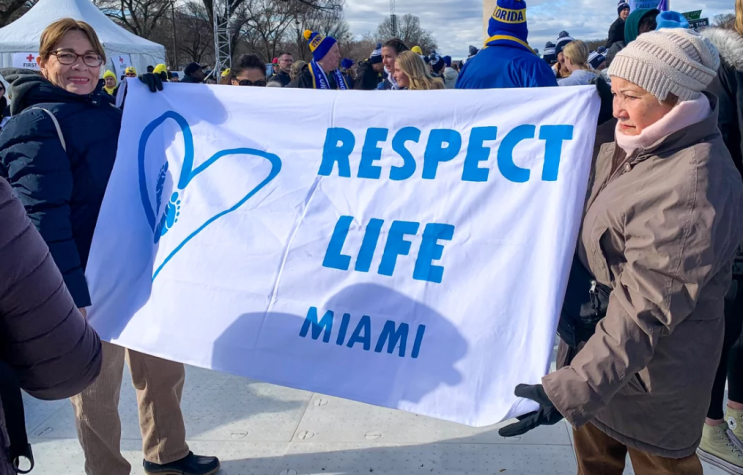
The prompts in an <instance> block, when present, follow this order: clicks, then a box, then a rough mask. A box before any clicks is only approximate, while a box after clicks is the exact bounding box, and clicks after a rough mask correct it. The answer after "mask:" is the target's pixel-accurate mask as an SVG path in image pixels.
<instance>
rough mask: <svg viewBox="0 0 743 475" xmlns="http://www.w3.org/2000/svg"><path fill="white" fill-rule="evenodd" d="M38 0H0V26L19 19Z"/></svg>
mask: <svg viewBox="0 0 743 475" xmlns="http://www.w3.org/2000/svg"><path fill="white" fill-rule="evenodd" d="M37 1H38V0H0V27H3V26H5V25H7V24H8V23H11V22H13V21H15V20H17V19H18V18H19V17H20V16H21V15H23V14H24V13H26V12H27V11H28V10H29V9H30V8H31V7H33V6H34V5H36V2H37Z"/></svg>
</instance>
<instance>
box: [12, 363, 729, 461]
mask: <svg viewBox="0 0 743 475" xmlns="http://www.w3.org/2000/svg"><path fill="white" fill-rule="evenodd" d="M187 373H188V374H187V377H186V389H185V394H184V397H183V412H184V414H185V418H186V427H187V428H188V434H189V444H190V445H191V448H192V450H193V451H194V452H196V453H202V454H210V455H217V456H219V458H220V459H221V460H222V468H223V470H222V472H221V473H222V474H224V475H319V474H323V475H325V474H336V475H362V474H364V475H368V474H375V475H377V474H385V475H418V474H436V475H439V474H447V475H464V474H472V475H485V474H488V475H492V474H496V475H500V474H504V475H536V474H549V475H563V474H564V475H568V474H569V475H574V474H575V473H576V466H575V456H574V452H573V448H572V445H571V437H570V431H569V427H568V425H567V424H564V423H560V424H557V425H556V426H553V427H547V428H540V429H537V430H535V431H533V432H531V433H528V434H526V435H524V436H522V437H521V438H516V439H504V438H502V437H500V436H498V433H497V428H496V427H487V428H480V429H473V428H470V427H466V426H462V425H458V424H453V423H449V422H442V421H438V420H435V419H430V418H427V417H422V416H416V415H413V414H409V413H405V412H401V411H394V410H391V409H382V408H378V407H373V406H368V405H366V404H361V403H356V402H352V401H348V400H344V399H338V398H334V397H328V396H323V395H321V394H313V393H309V392H306V391H297V390H294V389H288V388H284V387H280V386H274V385H271V384H266V383H260V382H257V381H251V380H248V379H244V378H240V377H235V376H229V375H225V374H220V373H215V372H210V371H205V370H201V369H196V368H188V371H187ZM26 410H27V416H26V417H27V425H28V431H29V437H30V438H31V442H32V444H33V446H34V453H35V456H36V461H37V466H36V470H34V471H33V474H34V475H82V474H83V473H84V472H83V456H82V451H81V449H80V446H79V445H78V443H77V439H76V434H75V423H74V417H73V412H72V407H71V405H70V403H69V402H68V401H57V402H43V401H37V400H34V399H32V398H30V397H27V398H26ZM120 413H121V416H122V426H123V429H122V431H123V440H122V450H123V451H124V455H125V456H126V457H127V459H129V461H130V462H131V464H132V466H133V467H134V469H133V470H132V473H133V474H136V475H141V474H143V473H144V472H143V471H142V468H141V467H142V458H141V457H142V455H141V452H140V444H141V439H140V435H139V426H138V424H137V408H136V398H135V394H134V390H133V389H132V387H131V383H130V381H129V380H128V375H127V376H126V377H125V378H124V384H123V387H122V391H121V405H120ZM626 473H627V474H632V473H633V472H632V471H631V468H628V470H627V471H626ZM705 473H706V474H710V475H722V474H723V472H721V471H719V470H717V469H711V468H709V467H705Z"/></svg>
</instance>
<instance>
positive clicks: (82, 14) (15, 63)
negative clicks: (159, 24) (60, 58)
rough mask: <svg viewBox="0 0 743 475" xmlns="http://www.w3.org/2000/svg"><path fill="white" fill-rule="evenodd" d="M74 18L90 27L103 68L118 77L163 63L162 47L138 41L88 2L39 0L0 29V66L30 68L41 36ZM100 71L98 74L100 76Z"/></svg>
mask: <svg viewBox="0 0 743 475" xmlns="http://www.w3.org/2000/svg"><path fill="white" fill-rule="evenodd" d="M68 17H69V18H74V19H76V20H82V21H85V22H87V23H88V24H90V25H91V26H92V27H93V29H94V30H95V32H96V33H97V34H98V38H99V39H100V41H101V43H102V44H103V47H104V49H105V50H106V61H107V62H106V65H105V69H110V70H112V71H114V72H116V73H117V75H118V74H121V73H120V69H121V68H120V67H121V66H122V65H125V63H127V62H128V63H129V64H131V65H132V66H134V67H135V68H137V72H145V69H146V68H147V66H148V65H152V66H154V65H157V64H159V63H165V47H164V46H162V45H159V44H157V43H153V42H152V41H149V40H146V39H144V38H140V37H139V36H137V35H135V34H133V33H130V32H129V31H127V30H125V29H124V28H122V27H120V26H119V25H117V24H116V23H114V22H113V21H111V19H109V18H108V17H107V16H106V15H105V14H104V13H103V12H101V11H100V10H99V9H98V7H96V6H95V5H93V3H91V1H90V0H41V1H40V2H39V3H37V4H36V5H35V6H34V7H33V8H31V10H29V11H28V12H27V13H26V14H25V15H23V16H22V17H21V18H19V19H18V20H16V21H14V22H13V23H11V24H10V25H8V26H6V27H4V28H0V67H3V68H7V67H24V66H26V67H30V66H31V64H32V63H33V62H35V58H34V59H33V61H29V60H30V58H31V57H34V56H38V52H39V40H40V38H41V33H42V32H43V31H44V28H46V27H47V26H48V25H49V24H51V23H53V22H54V21H56V20H59V19H60V18H68ZM103 69H104V68H102V69H101V74H102V73H103Z"/></svg>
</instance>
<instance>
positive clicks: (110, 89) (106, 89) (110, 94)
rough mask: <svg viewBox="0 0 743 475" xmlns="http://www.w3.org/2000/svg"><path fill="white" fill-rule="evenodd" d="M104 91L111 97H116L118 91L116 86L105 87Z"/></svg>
mask: <svg viewBox="0 0 743 475" xmlns="http://www.w3.org/2000/svg"><path fill="white" fill-rule="evenodd" d="M103 90H104V91H106V92H107V93H108V95H109V96H113V95H114V91H115V90H116V86H114V87H106V86H103Z"/></svg>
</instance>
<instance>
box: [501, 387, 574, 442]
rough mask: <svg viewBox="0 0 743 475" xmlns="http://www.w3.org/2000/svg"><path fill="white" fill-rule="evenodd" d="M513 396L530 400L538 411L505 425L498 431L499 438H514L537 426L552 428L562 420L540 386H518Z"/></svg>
mask: <svg viewBox="0 0 743 475" xmlns="http://www.w3.org/2000/svg"><path fill="white" fill-rule="evenodd" d="M514 394H515V395H516V396H518V397H521V398H526V399H531V400H532V401H536V402H538V403H539V409H538V410H536V411H534V412H530V413H528V414H524V415H523V416H519V417H518V420H519V422H514V423H513V424H510V425H507V426H506V427H503V428H501V429H500V430H499V431H498V435H500V436H501V437H516V436H519V435H523V434H526V433H527V432H529V431H530V430H532V429H536V428H537V427H539V426H552V425H555V424H557V423H558V422H560V421H561V420H563V417H562V414H560V412H559V411H558V410H557V408H556V407H555V405H554V404H552V401H550V399H549V398H548V397H547V393H545V392H544V388H543V387H542V385H541V384H535V385H529V384H519V385H518V386H516V390H515V391H514Z"/></svg>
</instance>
